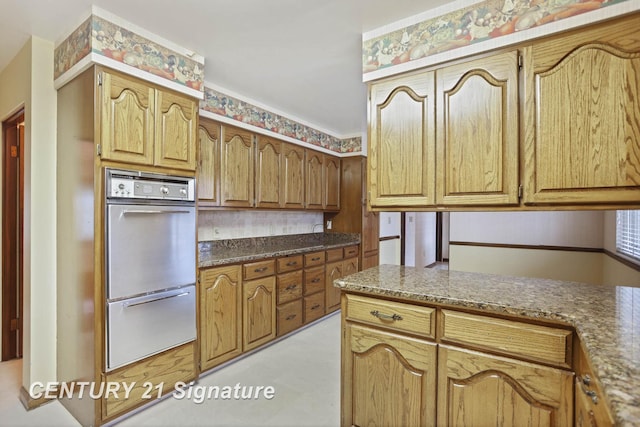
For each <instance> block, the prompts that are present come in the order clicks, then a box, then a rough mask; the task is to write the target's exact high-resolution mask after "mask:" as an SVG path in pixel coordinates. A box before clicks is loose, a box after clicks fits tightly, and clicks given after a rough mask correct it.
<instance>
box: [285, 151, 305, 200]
mask: <svg viewBox="0 0 640 427" xmlns="http://www.w3.org/2000/svg"><path fill="white" fill-rule="evenodd" d="M304 170H305V163H304V148H302V147H298V146H297V145H293V144H287V143H282V169H281V172H280V177H281V179H280V186H281V191H280V197H281V199H282V205H281V206H282V207H283V208H291V209H303V208H304V175H305V173H304Z"/></svg>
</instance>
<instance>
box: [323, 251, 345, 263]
mask: <svg viewBox="0 0 640 427" xmlns="http://www.w3.org/2000/svg"><path fill="white" fill-rule="evenodd" d="M326 253H327V258H326V260H325V261H326V262H331V261H338V260H341V259H342V248H337V249H329V250H327V251H326Z"/></svg>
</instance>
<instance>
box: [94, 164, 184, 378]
mask: <svg viewBox="0 0 640 427" xmlns="http://www.w3.org/2000/svg"><path fill="white" fill-rule="evenodd" d="M105 173H106V176H105V202H106V203H105V226H106V230H105V245H106V248H105V249H106V250H105V254H106V260H105V265H106V301H105V303H106V311H105V314H106V319H105V321H106V334H105V338H106V343H105V344H106V346H105V350H106V370H107V371H111V370H113V369H116V368H118V367H121V366H125V365H127V364H129V363H131V362H135V361H137V360H140V359H142V358H145V357H147V356H150V355H153V354H156V353H159V352H161V351H164V350H166V349H169V348H172V347H175V346H178V345H180V344H183V343H186V342H189V341H192V340H194V339H195V338H196V288H195V282H196V208H195V197H194V194H195V189H194V186H195V179H194V178H191V177H181V176H168V175H162V174H155V173H146V172H138V171H129V170H116V169H109V168H107V169H106V170H105Z"/></svg>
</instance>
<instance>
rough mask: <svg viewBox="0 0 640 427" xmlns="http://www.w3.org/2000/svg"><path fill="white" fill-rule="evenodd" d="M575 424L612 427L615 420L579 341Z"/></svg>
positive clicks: (580, 426) (579, 425) (578, 426)
mask: <svg viewBox="0 0 640 427" xmlns="http://www.w3.org/2000/svg"><path fill="white" fill-rule="evenodd" d="M576 348H577V350H578V351H577V352H576V353H577V354H576V358H575V360H576V362H575V363H576V366H575V371H576V378H575V390H574V393H575V404H576V407H575V426H576V427H613V426H614V425H615V422H614V420H613V417H612V416H611V412H610V411H609V407H608V405H607V402H606V400H605V398H604V393H603V392H602V387H601V385H600V382H599V381H598V379H597V377H596V375H594V372H593V370H592V369H591V366H590V363H589V360H588V359H589V358H588V357H587V355H586V353H585V350H584V348H583V347H582V345H580V343H577V344H576Z"/></svg>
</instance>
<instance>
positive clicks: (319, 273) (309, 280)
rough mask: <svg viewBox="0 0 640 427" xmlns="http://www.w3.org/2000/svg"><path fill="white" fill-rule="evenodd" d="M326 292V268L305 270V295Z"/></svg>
mask: <svg viewBox="0 0 640 427" xmlns="http://www.w3.org/2000/svg"><path fill="white" fill-rule="evenodd" d="M322 290H324V266H320V267H314V268H308V269H305V270H304V295H305V296H306V295H311V294H315V293H316V292H320V291H322Z"/></svg>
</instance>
